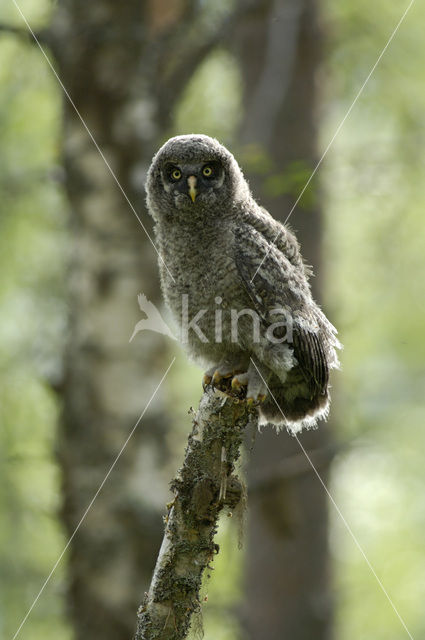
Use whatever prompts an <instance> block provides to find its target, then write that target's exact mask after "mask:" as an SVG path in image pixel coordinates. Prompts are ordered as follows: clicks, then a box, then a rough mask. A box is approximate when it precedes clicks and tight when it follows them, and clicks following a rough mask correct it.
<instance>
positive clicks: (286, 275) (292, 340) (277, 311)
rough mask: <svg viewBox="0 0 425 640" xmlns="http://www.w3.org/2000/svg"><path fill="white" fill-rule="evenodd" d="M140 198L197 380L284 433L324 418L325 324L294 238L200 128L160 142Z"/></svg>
mask: <svg viewBox="0 0 425 640" xmlns="http://www.w3.org/2000/svg"><path fill="white" fill-rule="evenodd" d="M146 193H147V207H148V211H149V213H150V214H151V215H152V217H153V219H154V222H155V236H156V242H157V250H158V255H159V268H160V274H161V284H162V290H163V295H164V297H165V301H166V303H167V305H168V306H169V308H170V309H171V312H172V314H173V316H174V318H175V321H176V324H177V326H178V327H179V330H180V339H181V341H182V343H183V345H184V347H185V349H186V350H187V352H188V354H189V355H190V356H191V357H192V358H193V359H194V360H195V361H197V362H198V363H199V364H201V365H202V366H203V367H204V369H205V374H204V378H203V384H204V387H205V385H209V384H211V385H213V386H214V387H216V388H219V389H220V390H221V391H223V392H225V393H228V394H229V395H234V396H236V397H243V398H244V399H245V400H246V402H248V403H250V404H253V405H255V406H258V411H259V414H260V419H261V422H271V423H273V424H275V425H278V426H283V425H285V426H286V427H287V428H288V429H290V430H292V431H298V430H300V429H301V428H302V427H311V426H314V425H315V424H316V421H317V419H318V418H322V417H326V415H327V413H328V408H329V370H330V369H332V368H336V367H338V364H339V363H338V358H337V353H336V350H337V349H338V348H340V346H341V345H340V343H339V341H338V339H337V337H336V334H337V331H336V329H335V328H334V327H333V326H332V324H331V323H330V322H329V321H328V319H327V318H326V316H325V315H324V314H323V312H322V311H321V310H320V308H319V307H318V305H317V304H316V303H315V302H314V300H313V298H312V295H311V291H310V286H309V276H310V270H309V268H308V267H307V266H306V265H305V264H304V262H303V259H302V256H301V254H300V249H299V245H298V242H297V240H296V238H295V236H294V234H293V233H292V232H291V231H290V230H289V229H288V227H287V226H285V225H282V224H281V223H279V222H278V221H276V220H275V219H274V218H273V217H272V216H271V215H270V214H269V213H268V212H267V211H266V210H265V209H264V208H263V207H261V206H260V205H258V204H257V203H256V201H255V200H254V198H253V196H252V194H251V192H250V189H249V186H248V184H247V182H246V180H245V179H244V176H243V174H242V171H241V169H240V167H239V165H238V163H237V162H236V160H235V158H234V157H233V155H232V154H231V153H230V152H229V151H228V150H227V149H226V148H225V147H224V146H223V145H221V144H220V143H219V142H218V141H217V140H215V139H213V138H210V137H208V136H206V135H183V136H176V137H174V138H171V139H170V140H168V142H166V143H165V144H164V145H163V146H162V147H161V148H160V149H159V151H158V152H157V153H156V155H155V156H154V158H153V160H152V164H151V166H150V169H149V172H148V176H147V181H146Z"/></svg>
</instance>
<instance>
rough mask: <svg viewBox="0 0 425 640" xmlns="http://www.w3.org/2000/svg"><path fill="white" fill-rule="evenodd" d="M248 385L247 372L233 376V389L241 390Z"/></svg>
mask: <svg viewBox="0 0 425 640" xmlns="http://www.w3.org/2000/svg"><path fill="white" fill-rule="evenodd" d="M247 385H248V374H247V373H240V374H238V375H235V376H233V378H232V389H233V391H240V390H241V388H242V387H246V386H247Z"/></svg>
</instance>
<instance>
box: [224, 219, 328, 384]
mask: <svg viewBox="0 0 425 640" xmlns="http://www.w3.org/2000/svg"><path fill="white" fill-rule="evenodd" d="M236 236H237V237H236V243H235V262H236V266H237V270H238V275H239V278H240V281H241V283H242V286H243V288H244V289H245V291H246V293H247V295H248V297H249V300H250V303H251V304H252V308H253V309H254V310H255V311H256V313H258V314H259V316H260V317H261V319H262V323H263V326H264V327H267V326H270V325H271V324H272V323H273V322H276V319H273V315H271V314H270V312H271V311H273V310H276V309H281V310H282V315H284V317H285V318H286V319H290V320H291V325H292V326H291V329H292V331H291V333H292V345H290V346H292V348H293V352H294V356H295V358H296V360H297V362H298V365H299V367H300V369H301V371H302V372H303V374H304V375H305V378H306V380H308V381H309V383H311V384H314V385H315V386H317V387H319V388H320V389H323V391H324V390H325V389H326V387H327V384H328V380H329V367H330V366H336V364H334V363H337V358H336V354H335V349H334V348H335V347H336V346H337V344H338V341H337V340H336V337H335V329H334V327H332V325H331V324H330V323H329V321H328V320H327V318H326V317H325V316H324V314H323V313H322V311H321V310H320V309H319V307H318V306H317V305H316V303H315V302H314V300H313V299H312V297H311V293H310V287H309V284H308V281H307V278H306V274H305V271H304V270H303V268H302V262H300V263H294V261H293V259H291V258H292V256H293V255H294V253H291V254H290V257H289V258H288V257H287V256H286V255H285V253H284V252H283V251H282V250H281V247H278V246H276V245H274V244H273V243H272V242H271V241H270V240H269V239H267V238H266V237H265V236H264V234H263V233H261V232H260V231H259V230H257V229H255V228H253V227H252V226H251V225H249V226H248V225H247V227H245V229H244V227H243V226H242V227H240V228H239V229H238V231H237V233H236ZM291 237H293V236H292V234H291V236H289V238H288V237H285V238H283V241H284V242H285V243H288V242H289V243H290V242H291ZM294 242H296V240H295V239H294ZM297 250H298V245H297V246H296V251H297ZM294 251H295V250H294ZM254 274H255V275H254ZM287 335H288V332H287ZM289 336H290V334H289ZM288 344H289V340H288Z"/></svg>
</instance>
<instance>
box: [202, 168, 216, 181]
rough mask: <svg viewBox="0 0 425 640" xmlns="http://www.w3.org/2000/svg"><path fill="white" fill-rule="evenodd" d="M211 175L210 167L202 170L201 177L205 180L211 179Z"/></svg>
mask: <svg viewBox="0 0 425 640" xmlns="http://www.w3.org/2000/svg"><path fill="white" fill-rule="evenodd" d="M212 174H213V170H212V167H210V166H209V165H207V166H206V167H204V168H203V169H202V175H204V176H205V177H206V178H211V176H212Z"/></svg>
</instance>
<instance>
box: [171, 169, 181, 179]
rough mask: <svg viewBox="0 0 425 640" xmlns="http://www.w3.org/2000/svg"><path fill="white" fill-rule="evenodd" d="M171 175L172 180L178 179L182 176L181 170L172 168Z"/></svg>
mask: <svg viewBox="0 0 425 640" xmlns="http://www.w3.org/2000/svg"><path fill="white" fill-rule="evenodd" d="M171 177H172V179H173V180H180V178H181V177H182V172H181V171H180V169H173V171H172V172H171Z"/></svg>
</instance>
